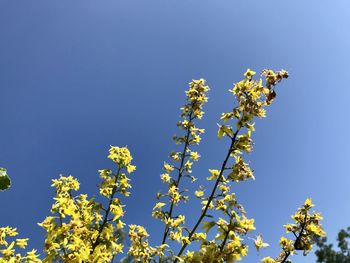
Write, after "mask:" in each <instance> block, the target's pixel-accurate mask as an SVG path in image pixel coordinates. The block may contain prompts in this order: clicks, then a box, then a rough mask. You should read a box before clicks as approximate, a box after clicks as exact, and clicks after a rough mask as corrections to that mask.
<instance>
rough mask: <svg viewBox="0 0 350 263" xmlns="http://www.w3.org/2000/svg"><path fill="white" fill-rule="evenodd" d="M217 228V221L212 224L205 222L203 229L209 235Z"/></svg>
mask: <svg viewBox="0 0 350 263" xmlns="http://www.w3.org/2000/svg"><path fill="white" fill-rule="evenodd" d="M213 226H215V221H210V222H204V223H203V227H202V229H204V230H205V232H206V233H207V234H208V232H209V230H210V229H211V228H212V227H213Z"/></svg>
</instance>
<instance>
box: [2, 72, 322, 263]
mask: <svg viewBox="0 0 350 263" xmlns="http://www.w3.org/2000/svg"><path fill="white" fill-rule="evenodd" d="M255 74H256V73H255V72H254V71H252V70H250V69H248V70H247V71H246V72H245V74H244V79H243V80H241V81H240V82H238V83H235V84H234V86H233V88H232V89H231V90H230V92H231V93H232V94H233V95H234V98H235V101H236V104H235V106H234V107H233V109H232V110H231V111H228V112H224V113H222V115H221V120H222V123H221V124H220V125H219V127H218V133H217V135H218V138H219V139H227V140H228V141H229V146H228V149H227V152H226V154H225V155H224V158H223V161H222V165H221V166H220V167H218V168H217V169H209V175H208V176H207V177H206V179H207V184H206V187H207V188H209V189H206V187H204V186H202V185H199V186H198V187H196V188H195V189H197V190H196V191H195V192H194V196H195V197H196V198H197V200H198V202H200V204H201V206H200V209H199V211H198V214H199V216H198V219H197V220H196V221H195V224H194V226H193V227H192V228H189V227H187V226H186V225H185V220H186V217H185V215H183V214H180V213H178V212H177V211H176V209H177V206H179V205H180V204H183V203H184V202H185V201H187V200H188V199H189V195H188V194H187V191H188V190H187V189H186V188H185V187H184V185H183V179H184V178H189V179H190V181H191V182H195V181H196V180H197V178H196V177H194V176H193V175H192V166H193V164H194V162H196V161H198V160H199V159H200V154H199V153H198V152H197V151H194V150H193V148H194V147H195V146H196V145H197V144H199V143H200V141H201V135H202V134H203V133H204V129H201V128H198V127H196V121H198V120H199V119H201V118H202V117H203V114H204V112H203V106H204V104H205V103H206V102H207V101H208V97H207V92H208V91H209V87H208V86H206V85H205V81H204V80H203V79H199V80H193V81H192V82H190V83H189V89H188V90H187V91H186V97H187V104H186V105H185V106H184V107H182V108H181V120H180V121H179V122H178V127H179V128H180V129H181V130H182V134H180V135H175V136H174V140H175V143H176V144H181V149H180V150H179V151H173V152H171V153H170V158H171V161H169V162H164V164H163V173H162V174H161V175H160V178H161V180H162V182H163V183H164V184H165V185H166V190H165V191H164V192H162V193H160V192H159V193H157V199H158V201H157V203H156V204H155V206H154V208H153V212H152V216H153V217H155V218H157V219H159V220H160V221H161V222H162V223H163V224H164V225H163V227H164V231H163V234H162V236H161V242H160V244H159V245H157V246H151V245H150V243H149V241H148V238H149V234H148V232H147V231H146V229H145V228H144V227H143V226H140V225H130V226H129V231H128V234H129V239H130V245H129V247H128V249H127V250H125V249H124V242H123V237H124V233H125V232H126V230H124V229H125V223H124V222H123V221H122V220H123V216H124V214H125V210H124V205H123V204H122V199H123V198H124V197H127V196H129V195H130V192H129V191H130V188H131V184H130V179H129V177H128V176H129V174H131V173H133V172H134V171H135V170H136V166H134V165H133V164H132V160H133V158H132V156H131V154H130V151H129V149H128V148H127V147H116V146H111V147H110V149H109V155H108V158H109V159H110V160H112V161H113V162H114V164H115V166H116V168H115V169H102V170H99V174H100V178H101V182H100V184H99V194H100V196H99V197H94V198H88V196H87V195H86V194H77V192H78V191H79V187H80V184H79V182H78V180H77V179H76V178H74V177H72V176H61V177H60V178H58V179H54V180H53V184H52V186H53V187H54V188H55V189H56V191H55V193H56V195H55V198H54V203H53V205H52V207H51V213H52V215H51V216H48V217H46V218H45V219H44V221H43V222H41V223H39V225H40V226H41V227H42V228H43V229H44V230H45V231H46V233H47V236H46V240H45V245H44V252H45V257H44V259H43V261H44V262H76V263H83V262H84V263H93V262H98V263H100V262H101V263H103V262H113V260H114V259H115V258H116V256H117V255H119V254H120V253H123V251H127V257H128V258H130V259H131V260H133V261H135V262H159V263H164V262H186V263H197V262H217V263H223V262H227V263H234V262H236V261H239V260H241V259H243V258H244V257H245V256H246V255H247V253H248V244H247V236H249V235H250V234H251V233H252V232H253V231H254V230H255V225H254V223H255V222H254V219H252V218H249V217H248V216H247V213H246V211H245V209H244V207H243V205H242V204H241V203H240V202H238V200H237V198H236V195H235V193H234V192H232V191H231V187H232V185H233V184H237V183H239V182H243V181H246V180H250V179H254V174H253V169H252V168H251V167H250V163H249V161H247V160H246V158H247V155H248V154H249V153H251V152H252V150H253V139H252V133H253V132H254V131H255V128H254V124H255V123H254V121H255V119H257V118H263V117H265V116H266V107H267V106H269V105H271V103H272V102H273V100H274V99H275V97H276V90H275V87H276V85H277V84H278V83H279V82H280V81H281V80H282V79H285V78H287V77H288V73H287V72H286V71H284V70H282V71H277V72H275V71H272V70H264V71H263V72H262V74H261V76H260V78H259V79H257V80H254V79H253V77H254V75H255ZM99 199H101V201H98V200H99ZM312 207H313V204H312V202H311V199H307V200H306V201H305V203H304V205H303V206H302V207H301V208H299V209H298V211H297V212H296V213H295V214H294V215H293V216H292V218H293V220H294V223H292V224H287V225H285V229H286V231H287V233H292V234H293V235H294V237H295V238H294V239H289V238H286V237H282V238H281V239H280V246H281V253H280V254H279V255H278V256H277V257H276V258H275V259H273V258H271V257H265V258H264V259H262V262H263V263H284V262H289V259H288V258H289V256H290V255H292V254H295V253H296V251H298V250H300V251H303V253H304V254H307V253H308V252H309V251H310V250H311V249H312V244H313V242H314V240H315V237H317V236H324V235H325V232H324V231H323V229H322V226H321V224H320V221H321V220H322V217H321V216H320V214H319V213H316V212H312V211H311V208H312ZM200 228H201V229H202V230H201V231H200V230H199V229H200ZM15 236H17V232H16V229H13V228H10V227H5V228H0V263H2V262H4V263H5V262H6V263H17V262H18V263H19V262H23V261H25V262H41V260H40V259H39V258H38V255H37V254H36V250H32V251H29V252H27V253H26V254H25V255H24V256H22V255H21V254H20V253H17V252H16V248H25V247H26V246H27V240H28V239H15V238H14V237H15ZM248 238H250V237H248ZM9 240H10V241H9ZM253 240H254V246H255V248H256V249H257V250H258V251H259V250H260V249H261V248H264V247H267V246H268V244H267V243H265V242H264V241H263V238H262V236H261V235H260V234H259V235H257V236H256V238H255V239H253ZM172 241H175V242H172ZM174 243H175V246H174V247H175V248H179V251H178V252H175V250H174V249H172V245H173V244H174Z"/></svg>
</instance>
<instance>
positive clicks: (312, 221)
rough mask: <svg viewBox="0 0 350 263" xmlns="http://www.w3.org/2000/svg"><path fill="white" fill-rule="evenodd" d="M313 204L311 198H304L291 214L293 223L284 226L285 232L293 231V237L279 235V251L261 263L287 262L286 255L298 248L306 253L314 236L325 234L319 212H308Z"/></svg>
mask: <svg viewBox="0 0 350 263" xmlns="http://www.w3.org/2000/svg"><path fill="white" fill-rule="evenodd" d="M313 206H314V205H313V204H312V201H311V199H306V201H305V203H304V205H303V206H302V207H301V208H299V209H298V211H297V212H296V213H295V214H294V215H293V216H292V219H293V220H294V223H293V224H287V225H285V226H284V227H285V229H286V231H287V233H293V235H294V239H289V238H286V237H281V239H280V242H279V243H280V246H281V249H282V251H281V253H280V254H279V255H278V256H277V257H276V258H275V259H273V258H271V257H266V258H264V259H263V260H262V262H263V263H282V262H287V259H288V257H289V256H290V255H293V254H295V253H296V251H298V250H300V251H303V254H304V255H306V254H307V253H308V252H310V251H311V249H312V245H313V244H314V243H315V240H316V239H315V238H316V237H324V236H325V235H326V233H325V232H324V230H323V228H322V226H321V224H320V221H321V220H322V217H321V215H320V213H316V212H314V211H313V212H310V210H311V208H312V207H313Z"/></svg>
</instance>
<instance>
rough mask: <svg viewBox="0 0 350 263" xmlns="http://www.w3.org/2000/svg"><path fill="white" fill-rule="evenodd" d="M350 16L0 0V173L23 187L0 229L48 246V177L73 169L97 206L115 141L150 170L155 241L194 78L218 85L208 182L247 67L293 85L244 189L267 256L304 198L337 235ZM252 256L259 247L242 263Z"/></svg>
mask: <svg viewBox="0 0 350 263" xmlns="http://www.w3.org/2000/svg"><path fill="white" fill-rule="evenodd" d="M349 9H350V3H349V1H346V0H339V1H325V0H317V1H316V0H310V1H302V0H296V1H289V2H287V1H283V2H282V1H277V0H266V1H248V0H246V1H223V0H218V1H209V0H201V1H198V0H197V1H194V0H192V1H191V0H183V1H159V0H157V1H156V0H148V1H134V0H128V1H116V0H113V1H112V0H104V1H92V0H84V1H83V0H76V1H68V0H61V1H57V0H50V1H47V0H45V1H44V0H36V1H1V2H0V34H1V37H0V101H1V104H0V105H1V111H0V123H1V129H0V167H6V168H7V169H8V172H9V174H10V175H11V177H12V181H13V187H12V188H11V190H9V191H7V192H4V193H1V198H0V206H1V208H2V212H1V217H0V225H2V226H3V225H11V226H17V227H18V230H19V232H20V233H21V235H22V236H27V237H29V238H30V240H31V243H30V246H31V247H40V246H41V244H42V241H43V235H44V232H43V231H42V230H41V229H40V228H39V227H38V226H37V225H36V223H37V222H39V221H41V220H42V219H43V218H44V217H45V216H46V215H47V214H48V211H49V208H50V205H51V202H52V196H53V191H52V189H51V188H50V187H49V185H50V184H51V183H50V181H51V179H52V178H55V177H57V176H58V175H59V174H65V175H69V174H72V175H74V176H75V177H77V178H79V180H80V182H81V184H82V188H81V189H82V192H87V193H89V194H90V195H93V194H94V193H95V192H96V188H95V185H96V183H97V182H98V174H97V170H98V169H101V168H107V167H111V166H112V163H111V162H109V161H108V160H107V159H106V155H107V150H108V147H109V145H120V146H124V145H128V146H129V148H130V149H131V151H132V153H133V155H134V160H135V164H136V165H137V168H138V169H137V172H136V173H135V175H134V176H133V178H132V183H133V191H132V196H131V197H130V198H129V199H128V200H126V201H125V202H126V204H127V215H126V222H127V223H137V224H143V225H145V226H146V227H147V228H148V230H149V232H150V233H151V235H152V238H151V239H152V241H153V242H156V241H158V240H159V239H160V238H158V237H157V234H158V235H159V231H160V230H159V228H157V224H158V222H157V221H156V220H153V219H152V218H151V216H150V213H151V209H152V207H153V205H154V202H155V198H154V196H155V192H156V191H158V190H160V189H162V187H163V185H162V184H161V183H160V180H159V174H160V173H161V168H162V163H163V161H164V160H167V156H168V153H169V152H170V151H171V150H173V149H175V146H174V144H173V142H172V140H171V137H172V135H173V134H174V133H175V132H176V131H177V129H176V121H177V120H178V115H179V107H180V106H181V105H182V104H183V103H184V99H185V96H184V91H185V90H186V89H187V83H188V82H189V81H190V80H191V79H193V78H201V77H203V78H205V79H206V80H207V82H208V85H209V86H210V88H211V91H210V95H209V97H210V100H209V103H208V104H207V105H206V107H205V112H206V115H205V118H204V119H203V121H202V122H201V123H200V124H199V126H201V127H203V128H205V129H206V134H205V136H204V138H203V143H202V145H201V146H200V147H198V150H199V151H200V152H201V154H202V156H203V157H202V160H201V162H199V163H197V164H196V165H195V167H194V173H195V174H196V175H198V176H202V177H204V176H207V169H208V168H216V167H218V166H219V165H220V162H221V160H222V158H223V157H224V154H225V149H226V147H227V142H226V143H225V141H218V140H217V139H216V129H217V125H216V123H217V122H218V120H219V116H220V114H221V112H223V111H227V110H229V109H231V108H232V103H233V97H232V95H231V94H230V93H229V92H228V89H229V88H231V86H232V84H233V82H235V81H238V80H240V78H241V76H242V74H243V73H244V71H245V69H246V68H248V67H249V68H252V69H255V70H256V71H261V70H263V69H264V68H272V69H276V70H277V69H281V68H283V69H286V70H288V71H289V73H290V78H289V79H288V80H287V81H285V82H284V83H283V84H281V85H280V87H279V88H278V96H277V100H276V102H275V103H274V104H273V106H272V107H270V108H269V109H268V117H267V118H266V119H264V120H262V121H259V122H258V123H257V132H256V133H255V137H254V138H255V147H254V152H253V154H252V155H251V156H250V158H249V159H250V161H251V164H252V166H253V168H254V170H255V176H256V178H257V179H256V181H254V182H249V183H244V184H240V185H235V186H233V189H234V191H236V192H237V196H238V198H239V200H240V201H241V202H242V203H243V204H244V205H245V207H246V210H247V212H248V214H249V215H250V216H251V217H254V218H255V219H256V226H257V229H258V231H257V233H263V234H264V237H265V239H266V241H267V242H268V243H270V244H271V247H270V248H269V249H266V250H265V251H263V252H262V253H261V255H260V257H262V256H265V255H272V256H274V255H276V254H277V253H278V246H277V243H278V239H279V237H280V236H281V235H282V234H284V230H283V227H282V225H283V224H285V223H287V222H289V221H290V215H291V214H292V213H293V212H294V211H295V210H296V208H297V207H298V206H299V205H300V204H301V203H302V202H303V201H304V200H305V199H306V198H307V197H312V198H313V200H314V202H315V204H316V205H317V206H316V208H317V210H319V211H321V212H322V213H323V216H324V218H325V220H324V227H325V230H326V231H327V233H328V235H329V238H330V239H331V240H334V237H335V235H336V232H337V231H338V230H339V229H340V228H342V227H346V226H349V225H350V220H349V218H350V207H349V200H350V191H349V185H350V179H349V172H348V170H349V169H348V163H349V161H348V158H349V156H350V147H349V146H350V143H349V140H348V134H349V128H350V124H349V115H348V113H349V108H348V104H349V102H348V101H349V96H350V91H349V88H348V82H349V81H348V75H349V74H348V72H349V69H350V53H349V47H350V34H349V28H350V16H349V15H348V14H349ZM190 212H191V213H192V214H191V217H193V218H194V217H196V216H197V215H198V211H196V210H194V209H192V210H190ZM38 233H40V234H38ZM256 259H257V255H256V253H255V252H254V251H253V250H251V253H250V256H249V257H248V259H246V260H245V262H256V261H257V260H256ZM295 262H314V258H313V256H310V257H308V258H307V259H305V258H303V257H302V256H299V257H295Z"/></svg>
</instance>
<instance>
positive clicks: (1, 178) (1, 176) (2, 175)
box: [0, 167, 11, 192]
mask: <svg viewBox="0 0 350 263" xmlns="http://www.w3.org/2000/svg"><path fill="white" fill-rule="evenodd" d="M10 186H11V179H10V177H9V176H8V174H7V170H6V169H5V168H1V167H0V192H1V191H4V190H6V189H8V188H9V187H10Z"/></svg>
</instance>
